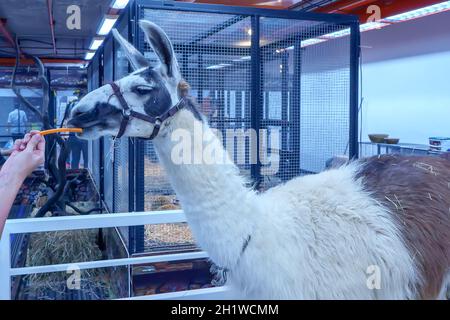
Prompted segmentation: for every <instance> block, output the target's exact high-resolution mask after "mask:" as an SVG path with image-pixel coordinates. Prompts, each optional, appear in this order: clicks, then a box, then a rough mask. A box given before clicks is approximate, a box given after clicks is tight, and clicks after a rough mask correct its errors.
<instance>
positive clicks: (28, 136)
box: [23, 133, 31, 143]
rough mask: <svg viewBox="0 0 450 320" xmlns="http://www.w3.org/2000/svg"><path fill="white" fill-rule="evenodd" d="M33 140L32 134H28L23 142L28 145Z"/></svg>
mask: <svg viewBox="0 0 450 320" xmlns="http://www.w3.org/2000/svg"><path fill="white" fill-rule="evenodd" d="M30 139H31V134H30V133H27V134H26V135H24V136H23V142H24V143H28V141H30Z"/></svg>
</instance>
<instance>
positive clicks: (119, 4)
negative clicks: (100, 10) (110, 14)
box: [111, 0, 129, 9]
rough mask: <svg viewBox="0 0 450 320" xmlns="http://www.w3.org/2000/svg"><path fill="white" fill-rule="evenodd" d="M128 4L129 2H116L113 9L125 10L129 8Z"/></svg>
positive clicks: (120, 0)
mask: <svg viewBox="0 0 450 320" xmlns="http://www.w3.org/2000/svg"><path fill="white" fill-rule="evenodd" d="M128 2H129V0H114V1H113V3H112V5H111V8H114V9H124V8H125V7H126V6H127V4H128Z"/></svg>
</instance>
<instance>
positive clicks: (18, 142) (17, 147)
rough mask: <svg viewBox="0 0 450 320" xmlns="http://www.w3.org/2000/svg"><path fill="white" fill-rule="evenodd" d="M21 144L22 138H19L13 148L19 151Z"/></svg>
mask: <svg viewBox="0 0 450 320" xmlns="http://www.w3.org/2000/svg"><path fill="white" fill-rule="evenodd" d="M21 144H22V139H17V140H16V141H14V145H13V149H14V150H17V151H19V150H20V145H21Z"/></svg>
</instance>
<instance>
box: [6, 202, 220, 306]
mask: <svg viewBox="0 0 450 320" xmlns="http://www.w3.org/2000/svg"><path fill="white" fill-rule="evenodd" d="M180 222H186V217H185V215H184V213H183V212H182V211H181V210H170V211H151V212H132V213H114V214H94V215H87V216H67V217H49V218H30V219H14V220H8V221H7V222H6V224H5V229H4V231H3V235H2V237H1V239H0V299H1V300H10V299H11V277H13V276H20V275H28V274H37V273H51V272H60V271H66V270H68V269H69V268H71V267H73V265H76V266H77V267H78V268H79V269H80V270H81V269H93V268H105V267H116V266H129V265H135V264H144V263H154V262H163V261H180V260H188V259H198V258H207V257H208V255H207V253H206V252H204V251H199V252H187V253H176V254H165V255H155V256H143V257H134V258H122V259H110V260H100V261H86V262H74V263H63V264H56V265H45V266H33V267H23V268H13V267H12V266H11V243H10V242H11V241H10V239H11V235H12V234H18V233H36V232H49V231H68V230H80V229H94V228H114V227H128V226H139V225H147V224H162V223H180ZM227 291H228V290H227V288H226V287H222V288H210V289H199V290H189V291H183V292H174V293H170V294H157V295H153V296H144V297H132V298H131V299H165V298H167V299H178V298H179V299H183V298H189V299H205V298H208V299H221V298H225V297H226V292H227ZM129 298H130V297H129Z"/></svg>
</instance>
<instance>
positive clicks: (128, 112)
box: [109, 82, 185, 140]
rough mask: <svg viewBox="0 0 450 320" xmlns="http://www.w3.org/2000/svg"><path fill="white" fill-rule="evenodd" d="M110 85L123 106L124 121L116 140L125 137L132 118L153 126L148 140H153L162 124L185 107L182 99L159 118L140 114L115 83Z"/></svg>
mask: <svg viewBox="0 0 450 320" xmlns="http://www.w3.org/2000/svg"><path fill="white" fill-rule="evenodd" d="M109 85H110V86H111V88H112V90H113V95H115V96H116V97H117V99H118V100H119V103H120V105H121V106H122V121H121V122H120V128H119V132H118V133H117V136H116V138H120V137H122V136H123V134H124V133H125V130H126V129H127V126H128V123H129V122H130V119H131V118H137V119H140V120H143V121H146V122H149V123H151V124H153V132H152V134H151V135H150V137H148V138H147V139H148V140H153V139H154V138H155V137H156V136H157V135H158V133H159V130H160V129H161V124H162V123H163V122H164V121H165V120H167V119H168V118H170V117H173V116H174V115H175V114H176V113H177V112H178V111H180V110H181V109H183V108H184V107H185V99H184V98H181V99H180V101H178V103H177V104H176V105H174V106H173V107H172V108H170V109H169V110H167V111H166V112H164V113H163V114H161V115H159V116H157V117H152V116H150V115H147V114H143V113H139V112H136V111H134V110H132V109H131V108H130V106H129V105H128V103H127V101H126V100H125V98H124V97H123V95H122V92H120V88H119V86H118V85H117V84H116V83H115V82H111V83H109Z"/></svg>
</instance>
